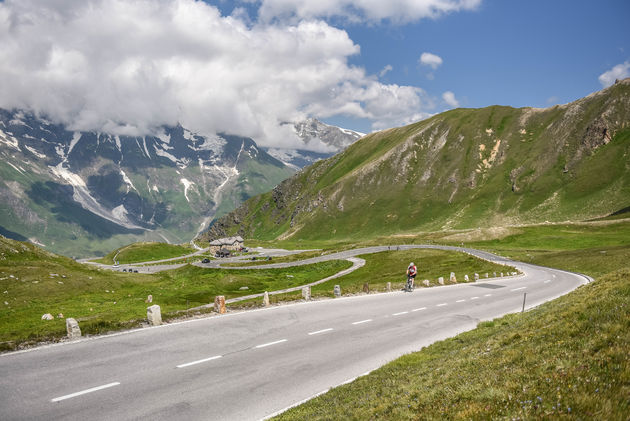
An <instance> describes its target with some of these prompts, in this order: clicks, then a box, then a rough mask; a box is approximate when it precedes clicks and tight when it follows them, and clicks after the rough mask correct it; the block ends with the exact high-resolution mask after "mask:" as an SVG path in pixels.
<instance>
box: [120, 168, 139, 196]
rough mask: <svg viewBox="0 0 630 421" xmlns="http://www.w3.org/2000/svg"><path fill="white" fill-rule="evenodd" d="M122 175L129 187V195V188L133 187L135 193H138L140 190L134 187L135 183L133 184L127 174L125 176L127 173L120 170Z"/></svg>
mask: <svg viewBox="0 0 630 421" xmlns="http://www.w3.org/2000/svg"><path fill="white" fill-rule="evenodd" d="M120 175H122V178H123V181H124V182H125V184H126V185H127V193H129V187H131V188H132V189H134V190H135V191H138V189H136V186H134V185H133V183H132V182H131V179H130V178H129V177H127V174H125V172H124V171H123V170H122V169H121V170H120Z"/></svg>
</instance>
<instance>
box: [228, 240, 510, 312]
mask: <svg viewBox="0 0 630 421" xmlns="http://www.w3.org/2000/svg"><path fill="white" fill-rule="evenodd" d="M360 257H361V258H363V259H365V261H366V263H365V266H363V267H362V268H360V269H357V270H356V271H354V272H352V273H350V274H348V275H345V276H342V277H339V278H336V279H332V280H330V281H328V282H324V283H322V284H319V285H315V286H313V287H312V288H311V295H312V297H313V298H324V297H329V298H330V297H334V294H333V288H334V286H335V285H339V286H340V287H341V292H342V294H344V295H349V294H356V293H360V292H362V291H363V284H364V283H366V282H367V283H368V284H369V288H370V291H375V292H383V291H386V290H387V283H388V282H391V284H392V289H401V288H402V287H403V285H404V283H405V281H406V279H407V278H406V275H405V271H406V270H407V265H408V264H409V262H412V261H413V262H414V263H416V265H417V266H418V276H417V277H416V288H424V286H423V284H422V281H423V280H424V279H428V280H429V281H430V282H431V286H432V287H434V286H437V285H439V284H438V278H439V277H440V276H441V277H443V278H444V283H445V285H448V284H450V283H451V282H449V275H450V273H451V272H454V273H455V274H456V277H457V279H458V281H459V282H463V281H464V275H466V274H468V276H469V278H470V279H471V280H473V279H474V273H478V274H479V275H480V276H482V277H484V276H485V273H489V274H490V276H492V273H493V272H497V273H500V272H505V273H507V272H512V271H515V270H516V269H514V268H512V267H508V266H502V265H496V264H493V263H490V262H486V261H485V260H481V259H477V258H475V257H472V256H470V255H467V254H464V253H457V252H453V251H443V250H427V249H415V250H403V251H386V252H381V253H373V254H367V255H363V256H360ZM269 299H270V302H271V304H275V303H280V302H285V301H295V300H300V299H302V293H301V291H297V292H290V293H286V294H276V295H272V296H270V297H269ZM260 302H261V300H260V299H255V300H248V301H246V302H241V303H236V304H232V305H231V306H232V307H234V308H248V307H252V306H259V305H260Z"/></svg>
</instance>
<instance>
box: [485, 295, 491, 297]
mask: <svg viewBox="0 0 630 421" xmlns="http://www.w3.org/2000/svg"><path fill="white" fill-rule="evenodd" d="M484 297H492V294H486V295H484Z"/></svg>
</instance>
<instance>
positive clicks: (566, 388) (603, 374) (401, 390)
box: [278, 221, 630, 420]
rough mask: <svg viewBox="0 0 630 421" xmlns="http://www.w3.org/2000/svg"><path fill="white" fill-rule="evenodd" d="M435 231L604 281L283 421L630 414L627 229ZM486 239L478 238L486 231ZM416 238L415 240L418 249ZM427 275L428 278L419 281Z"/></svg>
mask: <svg viewBox="0 0 630 421" xmlns="http://www.w3.org/2000/svg"><path fill="white" fill-rule="evenodd" d="M503 232H504V233H506V234H504V235H499V236H498V238H489V239H480V238H479V237H493V236H496V235H495V234H496V233H490V235H488V233H483V232H482V233H475V232H465V233H462V234H463V235H460V234H456V236H457V237H456V238H454V239H450V240H449V239H448V237H451V238H452V237H454V236H453V235H452V234H448V235H445V234H444V233H429V234H424V235H423V238H424V239H425V241H426V240H428V239H430V240H433V241H436V242H441V243H446V244H448V243H451V244H452V243H457V244H459V243H460V242H461V241H464V240H465V241H466V244H465V245H467V246H471V247H477V248H483V249H487V250H490V251H493V252H497V253H500V254H503V255H506V256H510V257H513V258H515V259H517V260H521V261H525V262H531V263H535V264H539V265H543V266H550V267H556V268H560V269H565V270H571V271H575V272H582V273H586V274H589V275H591V276H594V277H596V278H597V282H595V283H592V284H589V285H587V286H584V287H581V288H579V289H578V290H577V291H575V292H573V293H571V294H569V295H567V296H564V297H561V298H559V299H557V300H554V301H553V302H550V303H547V304H544V305H542V306H540V307H538V308H536V309H533V310H531V311H529V312H527V313H525V314H522V315H520V314H515V315H508V316H505V317H502V318H499V319H496V320H494V321H492V322H485V323H481V324H480V325H479V326H478V328H477V329H475V330H473V331H471V332H467V333H464V334H461V335H458V336H457V337H455V338H452V339H449V340H446V341H441V342H438V343H435V344H433V345H431V346H429V347H427V348H425V349H423V350H422V351H420V352H417V353H413V354H409V355H407V356H405V357H402V358H400V359H398V360H396V361H394V362H392V363H390V364H388V365H386V366H384V367H382V368H380V369H379V370H376V371H375V372H373V373H371V374H370V375H368V376H365V377H361V378H359V379H358V380H356V381H355V382H353V383H351V384H348V385H345V386H342V387H339V388H336V389H334V390H333V391H331V392H329V393H327V394H325V395H322V396H320V397H318V398H316V399H314V400H312V401H310V402H308V403H306V404H304V405H302V406H299V407H297V408H294V409H292V410H290V411H288V412H287V413H285V414H283V415H282V416H280V417H278V418H279V419H357V420H358V419H378V418H384V419H549V418H552V419H556V418H569V419H610V420H616V419H619V420H622V419H623V420H625V419H627V414H628V413H630V357H629V354H628V349H630V241H629V240H628V238H630V223H628V221H621V222H618V223H611V224H603V225H600V224H577V225H550V226H535V227H519V228H517V229H512V228H511V229H506V230H503ZM480 234H481V235H480ZM419 240H420V239H419V237H416V236H412V237H407V239H406V241H408V242H415V241H419ZM420 275H422V273H421V274H420Z"/></svg>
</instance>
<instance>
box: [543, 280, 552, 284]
mask: <svg viewBox="0 0 630 421" xmlns="http://www.w3.org/2000/svg"><path fill="white" fill-rule="evenodd" d="M549 282H551V279H547V280H546V281H545V282H543V284H548V283H549Z"/></svg>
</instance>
